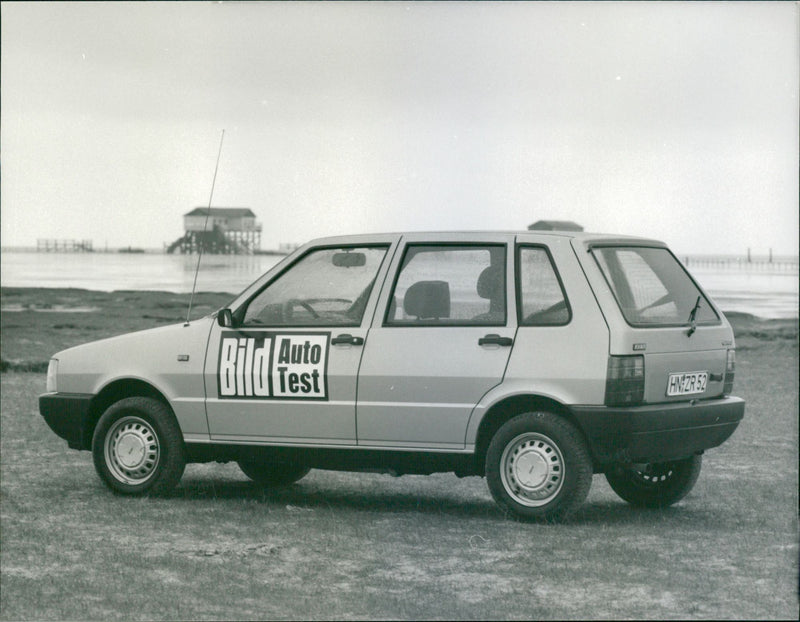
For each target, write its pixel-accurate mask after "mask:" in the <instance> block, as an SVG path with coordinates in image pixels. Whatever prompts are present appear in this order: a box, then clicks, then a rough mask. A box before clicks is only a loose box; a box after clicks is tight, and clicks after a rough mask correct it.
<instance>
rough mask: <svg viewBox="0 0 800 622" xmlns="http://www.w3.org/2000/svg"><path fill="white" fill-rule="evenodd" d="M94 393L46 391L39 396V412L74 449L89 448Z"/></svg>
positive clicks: (52, 428)
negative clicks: (90, 408) (88, 431)
mask: <svg viewBox="0 0 800 622" xmlns="http://www.w3.org/2000/svg"><path fill="white" fill-rule="evenodd" d="M93 397H94V395H87V394H85V393H45V394H44V395H40V396H39V412H40V413H41V415H42V417H44V420H45V421H46V422H47V425H49V426H50V429H51V430H53V432H55V433H56V434H58V435H59V436H60V437H61V438H63V439H65V440H66V441H67V444H68V445H69V446H70V448H72V449H89V448H90V447H91V442H92V441H91V438H88V439H87V438H86V437H87V430H88V429H89V426H88V419H89V406H90V403H91V401H92V398H93Z"/></svg>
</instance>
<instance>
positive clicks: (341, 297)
mask: <svg viewBox="0 0 800 622" xmlns="http://www.w3.org/2000/svg"><path fill="white" fill-rule="evenodd" d="M388 248H389V245H388V244H381V245H359V246H353V245H351V246H347V245H345V246H337V247H317V248H311V249H309V250H308V251H307V252H305V253H303V254H301V255H300V256H299V257H298V259H297V260H296V261H294V262H293V263H292V264H291V265H289V267H288V268H287V269H286V270H284V271H282V272H281V273H280V274H278V275H277V276H276V277H275V278H273V279H271V280H270V281H269V282H268V283H267V284H266V285H265V286H264V287H263V288H262V289H261V290H260V291H257V292H256V293H255V294H254V295H252V296H251V297H249V298H248V299H247V300H245V301H244V302H243V303H242V304H241V305H240V306H239V307H238V308H237V309H234V310H233V318H234V321H233V325H232V326H230V327H226V326H220V325H218V324H215V325H214V327H213V328H212V331H211V335H210V337H209V344H208V349H207V354H206V363H205V383H206V412H207V415H208V424H209V431H210V434H211V438H212V440H217V441H229V442H254V441H255V442H258V441H261V442H281V443H321V444H333V445H337V444H354V443H355V439H356V432H355V399H356V380H357V374H358V366H359V363H360V361H361V355H362V352H363V345H364V342H365V340H366V337H367V330H368V323H369V319H371V316H372V313H371V312H370V313H367V310H368V309H374V305H375V301H374V300H373V293H375V294H376V295H377V292H378V291H379V290H380V281H379V279H382V278H383V276H384V275H385V271H386V266H385V265H384V259H385V257H386V254H387V250H388ZM382 266H383V270H382V269H381V268H382ZM376 283H377V285H376ZM366 318H369V319H366Z"/></svg>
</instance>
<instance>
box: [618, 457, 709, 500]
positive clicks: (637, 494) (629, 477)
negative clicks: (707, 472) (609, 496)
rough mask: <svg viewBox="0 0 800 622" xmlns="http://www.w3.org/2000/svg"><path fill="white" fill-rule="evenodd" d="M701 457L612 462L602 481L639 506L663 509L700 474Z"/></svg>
mask: <svg viewBox="0 0 800 622" xmlns="http://www.w3.org/2000/svg"><path fill="white" fill-rule="evenodd" d="M702 464H703V456H700V455H697V456H692V457H690V458H685V459H684V460H674V461H672V462H657V463H653V464H648V465H646V466H645V467H644V468H643V467H642V465H636V466H631V465H623V464H616V465H614V466H613V467H611V469H609V470H608V471H607V472H606V480H608V483H609V484H610V485H611V488H613V490H614V492H615V493H617V494H618V495H619V496H620V497H621V498H622V499H624V500H625V501H627V502H628V503H630V504H631V505H635V506H638V507H643V508H665V507H667V506H670V505H672V504H673V503H677V502H678V501H680V500H681V499H683V498H684V497H685V496H686V495H687V494H689V491H691V489H692V488H693V487H694V485H695V482H697V478H698V477H699V476H700V467H701V466H702Z"/></svg>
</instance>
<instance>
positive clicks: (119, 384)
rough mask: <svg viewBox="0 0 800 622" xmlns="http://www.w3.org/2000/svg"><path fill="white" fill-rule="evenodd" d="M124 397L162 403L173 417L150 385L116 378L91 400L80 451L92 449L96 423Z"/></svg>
mask: <svg viewBox="0 0 800 622" xmlns="http://www.w3.org/2000/svg"><path fill="white" fill-rule="evenodd" d="M126 397H150V398H153V399H155V400H158V401H159V402H162V403H163V404H164V405H165V406H166V407H167V408H168V409H169V411H170V412H171V413H172V415H173V416H175V413H174V411H173V410H172V406H170V403H169V400H168V399H167V398H166V397H165V396H164V394H163V393H162V392H161V391H159V390H158V389H156V388H155V387H154V386H153V385H152V384H150V383H149V382H146V381H145V380H140V379H138V378H118V379H117V380H114V381H113V382H110V383H109V384H107V385H106V386H105V387H103V388H102V389H101V390H100V392H99V393H98V394H97V395H95V396H94V398H93V399H92V401H91V403H90V405H89V412H88V413H87V416H86V419H85V421H84V424H83V430H82V437H81V443H82V449H91V448H92V437H93V436H94V430H95V428H96V427H97V422H98V421H99V420H100V417H101V416H102V415H103V413H104V412H105V411H106V410H107V409H108V407H109V406H111V405H112V404H114V403H116V402H118V401H120V400H122V399H125V398H126Z"/></svg>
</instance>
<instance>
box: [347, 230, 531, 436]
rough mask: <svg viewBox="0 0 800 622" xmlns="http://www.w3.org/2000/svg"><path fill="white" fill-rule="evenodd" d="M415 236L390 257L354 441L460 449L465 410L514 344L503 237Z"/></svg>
mask: <svg viewBox="0 0 800 622" xmlns="http://www.w3.org/2000/svg"><path fill="white" fill-rule="evenodd" d="M457 239H458V238H455V240H457ZM415 240H416V241H407V242H406V244H405V245H404V248H403V249H402V252H401V253H398V254H397V257H396V258H395V261H393V267H392V269H391V271H390V274H394V275H396V276H395V277H394V279H393V282H391V283H390V282H389V279H387V285H386V287H385V288H384V290H385V291H384V292H383V293H382V294H381V298H380V300H379V301H378V310H377V312H376V314H375V320H374V322H373V326H372V328H371V329H370V335H369V344H368V346H367V348H366V349H365V352H364V357H363V360H362V362H361V371H360V373H359V386H358V405H357V416H356V420H357V432H358V442H359V445H364V446H374V447H398V448H399V447H415V448H425V447H427V448H431V449H463V448H464V446H465V436H466V429H467V423H468V421H469V418H470V414H471V413H472V411H473V409H474V408H475V405H476V404H477V403H478V402H479V401H480V399H481V397H482V396H483V395H484V394H485V393H486V392H487V391H488V390H489V389H491V388H492V387H494V386H496V385H497V384H498V383H500V382H501V380H502V378H503V373H504V371H505V368H506V364H507V362H508V357H509V354H510V352H511V346H512V344H513V339H514V333H515V329H516V312H515V309H514V305H511V304H509V302H508V300H509V298H510V292H513V286H512V281H511V277H510V275H511V274H512V265H511V264H510V263H509V262H510V258H509V253H508V251H507V243H506V242H507V241H506V239H505V238H503V237H500V235H499V234H498V235H497V236H494V237H491V236H490V237H487V238H486V239H485V240H483V239H482V240H479V241H470V242H469V243H465V242H458V241H449V242H447V241H445V242H442V241H438V240H437V241H433V240H430V239H427V238H426V237H425V236H421V235H418V236H416V238H415Z"/></svg>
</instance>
